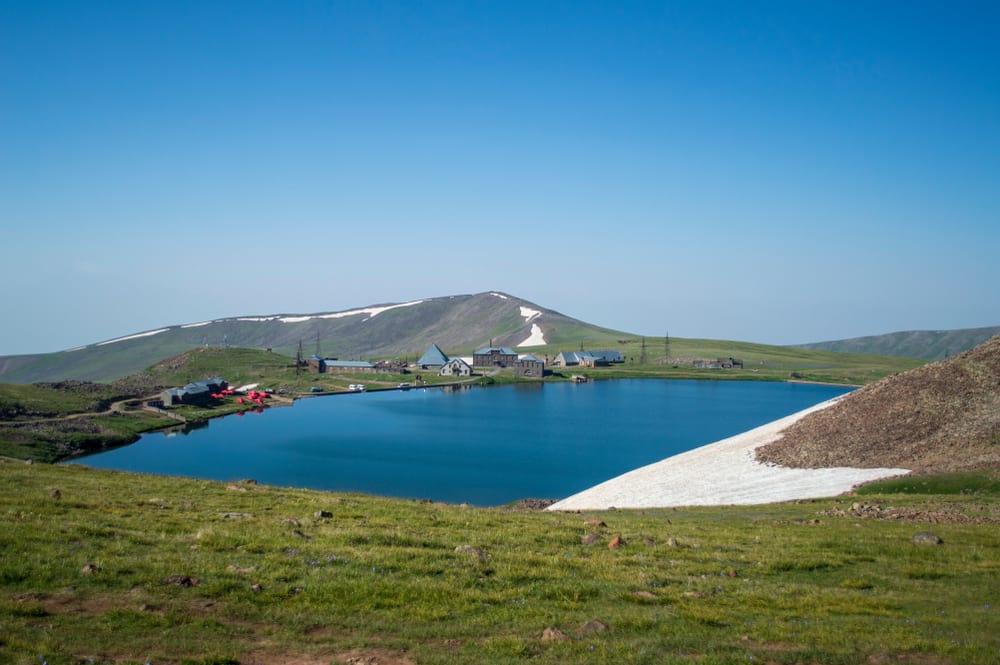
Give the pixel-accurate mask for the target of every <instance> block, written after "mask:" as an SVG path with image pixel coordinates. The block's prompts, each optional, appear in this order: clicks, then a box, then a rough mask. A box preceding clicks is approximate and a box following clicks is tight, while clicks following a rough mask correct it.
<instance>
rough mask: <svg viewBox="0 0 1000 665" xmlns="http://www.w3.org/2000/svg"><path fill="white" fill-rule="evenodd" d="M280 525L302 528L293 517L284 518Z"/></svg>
mask: <svg viewBox="0 0 1000 665" xmlns="http://www.w3.org/2000/svg"><path fill="white" fill-rule="evenodd" d="M281 523H282V524H288V525H290V526H302V524H301V523H300V522H299V521H298V520H297V519H295V518H294V517H286V518H285V519H283V520H281Z"/></svg>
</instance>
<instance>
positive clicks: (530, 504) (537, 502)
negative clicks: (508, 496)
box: [510, 499, 556, 510]
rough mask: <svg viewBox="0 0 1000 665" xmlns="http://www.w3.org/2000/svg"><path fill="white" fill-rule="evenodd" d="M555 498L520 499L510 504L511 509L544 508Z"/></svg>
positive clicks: (553, 501)
mask: <svg viewBox="0 0 1000 665" xmlns="http://www.w3.org/2000/svg"><path fill="white" fill-rule="evenodd" d="M555 502H556V501H555V499H521V500H520V501H518V502H517V503H514V504H512V505H511V506H510V509H511V510H545V509H546V508H548V507H549V506H551V505H552V504H553V503H555Z"/></svg>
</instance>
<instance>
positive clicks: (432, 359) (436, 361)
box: [417, 344, 448, 369]
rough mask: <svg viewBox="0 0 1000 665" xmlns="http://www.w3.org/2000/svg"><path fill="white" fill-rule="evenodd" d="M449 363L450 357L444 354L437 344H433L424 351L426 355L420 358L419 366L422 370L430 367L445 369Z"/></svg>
mask: <svg viewBox="0 0 1000 665" xmlns="http://www.w3.org/2000/svg"><path fill="white" fill-rule="evenodd" d="M447 363H448V356H446V355H445V354H444V351H442V350H441V347H439V346H438V345H437V344H431V345H430V346H428V347H427V350H426V351H424V355H422V356H420V360H418V361H417V364H418V365H420V367H421V368H422V369H427V368H429V367H443V366H444V365H446V364H447Z"/></svg>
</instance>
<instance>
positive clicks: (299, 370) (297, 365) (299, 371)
mask: <svg viewBox="0 0 1000 665" xmlns="http://www.w3.org/2000/svg"><path fill="white" fill-rule="evenodd" d="M300 374H302V339H301V338H300V339H299V351H298V353H296V354H295V376H296V377H298V376H299V375H300Z"/></svg>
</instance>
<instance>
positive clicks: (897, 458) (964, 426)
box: [757, 335, 1000, 472]
mask: <svg viewBox="0 0 1000 665" xmlns="http://www.w3.org/2000/svg"><path fill="white" fill-rule="evenodd" d="M757 459H758V460H761V461H764V462H774V463H777V464H781V465H784V466H791V467H805V468H821V467H834V466H852V467H901V468H906V469H911V470H913V471H915V472H945V471H962V470H969V469H983V468H995V467H1000V335H997V336H995V337H993V338H991V339H989V340H987V341H986V342H984V343H982V344H980V345H979V346H977V347H975V348H974V349H972V350H970V351H967V352H965V353H962V354H960V355H957V356H955V357H953V358H950V359H948V360H942V361H939V362H935V363H931V364H928V365H924V366H923V367H919V368H917V369H914V370H910V371H908V372H904V373H902V374H896V375H894V376H890V377H887V378H885V379H882V380H881V381H878V382H876V383H872V384H870V385H868V386H865V387H864V388H861V389H859V390H857V391H855V392H853V393H850V394H849V395H846V396H845V397H843V398H842V399H841V400H840V401H838V402H837V403H836V404H834V405H833V406H831V407H829V408H827V409H824V410H822V411H819V412H816V413H814V414H812V415H810V416H807V417H806V418H803V419H802V420H800V421H799V422H798V423H796V424H795V425H793V426H792V427H790V428H789V429H788V430H786V431H785V433H784V436H783V437H782V438H781V439H780V440H779V441H776V442H775V443H773V444H770V445H768V446H765V447H763V448H760V449H758V450H757Z"/></svg>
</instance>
